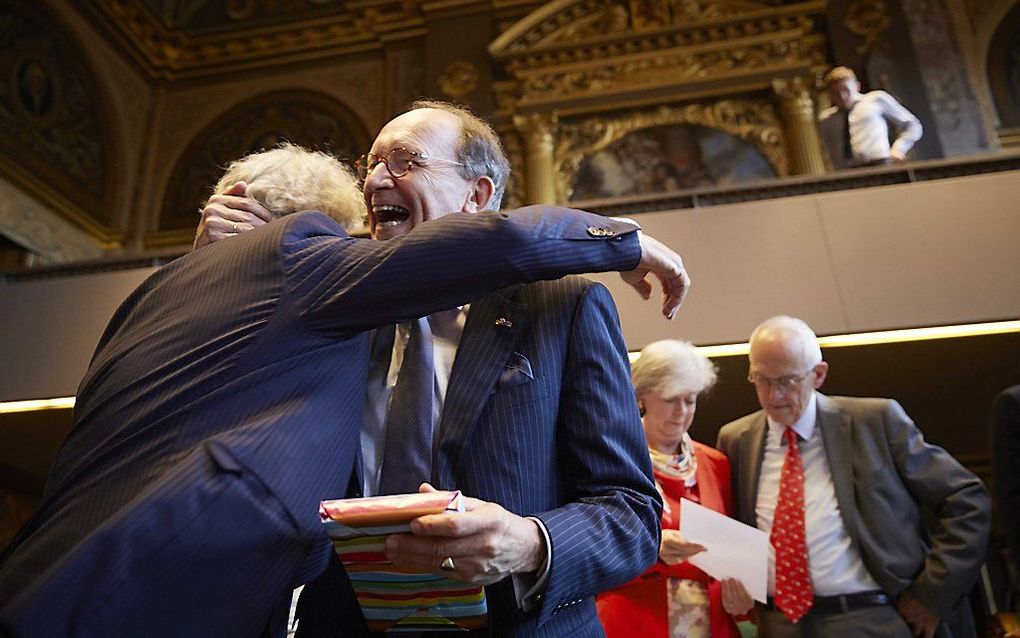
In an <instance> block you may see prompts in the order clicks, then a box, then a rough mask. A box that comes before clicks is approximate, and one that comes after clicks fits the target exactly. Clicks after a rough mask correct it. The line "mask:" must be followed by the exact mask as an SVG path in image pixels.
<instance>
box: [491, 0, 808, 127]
mask: <svg viewBox="0 0 1020 638" xmlns="http://www.w3.org/2000/svg"><path fill="white" fill-rule="evenodd" d="M824 10H825V3H824V2H818V1H812V2H793V3H789V4H783V5H781V6H775V5H773V4H771V3H763V2H740V1H732V0H715V1H700V2H699V1H696V0H553V2H550V3H548V4H546V5H543V6H542V7H540V8H538V9H536V10H535V11H533V12H532V13H531V14H529V15H528V16H526V17H525V18H524V19H522V20H520V21H519V22H518V23H517V24H515V25H514V26H512V27H511V28H509V29H507V30H506V31H505V32H504V33H503V34H502V35H500V36H499V37H498V38H497V39H496V40H495V41H494V42H493V43H492V44H491V45H490V46H489V52H490V53H491V54H492V55H493V57H494V58H495V59H496V61H497V62H498V63H501V64H502V65H503V67H504V70H505V75H506V76H507V77H508V80H506V81H503V82H499V83H497V84H496V85H494V90H495V92H496V101H497V104H498V105H499V112H500V113H501V114H504V116H505V115H508V114H511V113H515V112H521V111H542V110H551V109H556V110H560V111H563V110H567V109H570V110H574V111H575V112H577V111H578V110H579V109H577V108H576V107H578V105H579V104H585V103H588V104H594V103H598V105H599V107H600V108H599V109H595V110H600V109H601V110H605V109H607V108H613V107H623V106H624V105H625V103H626V102H628V100H629V98H633V97H635V96H638V95H641V94H646V95H650V94H654V93H655V92H656V91H658V92H660V93H662V92H666V91H668V92H670V93H671V94H673V95H676V94H677V93H678V92H679V91H685V92H688V93H689V92H690V91H686V89H696V90H697V91H698V92H699V93H701V94H713V93H714V94H715V95H718V94H719V93H722V92H725V91H724V90H723V89H724V88H725V87H730V88H731V89H732V88H733V87H736V86H737V85H739V86H740V89H739V90H740V91H748V90H767V89H768V88H769V87H770V86H771V81H772V79H773V78H774V77H779V76H789V75H797V74H804V73H811V72H817V71H820V70H822V69H824V68H826V67H827V66H828V59H827V55H828V53H827V43H826V36H825V33H824V29H823V27H822V20H823V14H824ZM639 16H640V17H639ZM706 86H713V87H719V90H716V91H708V90H706V88H705V87H706Z"/></svg>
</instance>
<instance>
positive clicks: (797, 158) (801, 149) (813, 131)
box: [772, 77, 825, 175]
mask: <svg viewBox="0 0 1020 638" xmlns="http://www.w3.org/2000/svg"><path fill="white" fill-rule="evenodd" d="M808 86H809V85H808V83H807V82H805V81H804V80H803V79H802V78H800V77H793V78H790V79H788V80H786V79H776V80H773V81H772V90H773V92H774V93H775V95H776V98H777V99H778V101H779V117H780V120H781V121H782V123H783V133H784V135H783V137H784V138H785V140H786V158H787V166H788V170H789V172H790V174H791V175H821V174H822V173H824V172H825V159H824V156H823V154H822V144H821V140H820V139H819V137H818V128H817V127H816V126H815V103H814V99H813V98H812V96H811V91H809V90H808Z"/></svg>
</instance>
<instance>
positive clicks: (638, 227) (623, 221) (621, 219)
mask: <svg viewBox="0 0 1020 638" xmlns="http://www.w3.org/2000/svg"><path fill="white" fill-rule="evenodd" d="M609 219H611V220H613V221H614V222H620V223H621V224H628V225H630V226H633V227H634V230H641V224H639V223H637V222H636V221H634V220H633V219H630V218H628V217H610V218H609ZM535 520H538V519H535Z"/></svg>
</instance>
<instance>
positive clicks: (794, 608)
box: [769, 427, 814, 622]
mask: <svg viewBox="0 0 1020 638" xmlns="http://www.w3.org/2000/svg"><path fill="white" fill-rule="evenodd" d="M783 436H785V437H786V460H784V461H783V471H782V473H781V474H780V476H779V502H778V503H776V516H775V519H774V520H773V521H772V534H770V536H769V540H770V541H771V542H772V546H773V547H774V548H775V549H776V607H778V608H779V610H780V611H781V612H783V613H784V614H785V615H786V617H787V618H789V619H790V622H797V621H798V620H800V619H801V618H802V617H803V616H804V614H806V613H808V610H810V609H811V605H812V604H814V595H813V594H812V593H811V574H810V572H808V556H807V535H806V534H805V532H804V465H803V464H802V463H801V462H800V449H799V448H798V447H797V433H796V432H794V431H793V428H790V427H787V428H786V431H785V432H783Z"/></svg>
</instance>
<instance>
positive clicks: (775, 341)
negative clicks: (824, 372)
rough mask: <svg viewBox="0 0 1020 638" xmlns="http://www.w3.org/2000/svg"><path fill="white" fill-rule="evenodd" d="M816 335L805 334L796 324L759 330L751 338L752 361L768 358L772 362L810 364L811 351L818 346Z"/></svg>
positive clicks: (813, 362) (797, 364) (757, 361)
mask: <svg viewBox="0 0 1020 638" xmlns="http://www.w3.org/2000/svg"><path fill="white" fill-rule="evenodd" d="M816 343H817V342H816V341H815V337H814V335H813V334H812V335H808V334H805V333H804V332H803V331H801V330H797V329H796V327H795V326H784V325H775V326H769V327H764V328H761V329H759V330H757V331H756V332H755V334H754V336H753V337H752V338H751V350H750V359H751V363H752V364H755V363H759V362H762V361H764V360H768V361H769V362H770V363H773V364H776V363H780V362H782V363H787V364H791V365H796V366H802V365H803V366H808V365H814V364H815V363H818V362H817V361H812V360H811V359H812V357H811V352H812V351H813V350H814V349H816V348H817V346H816Z"/></svg>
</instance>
